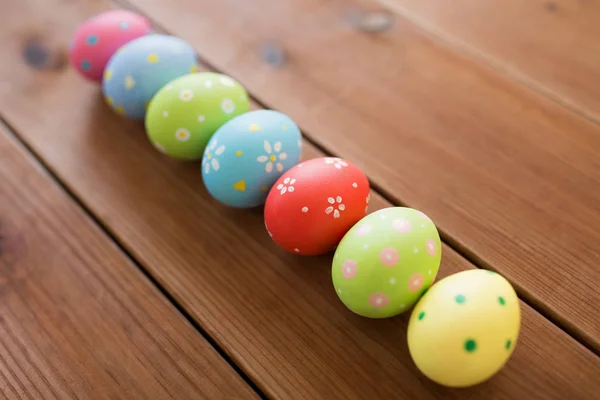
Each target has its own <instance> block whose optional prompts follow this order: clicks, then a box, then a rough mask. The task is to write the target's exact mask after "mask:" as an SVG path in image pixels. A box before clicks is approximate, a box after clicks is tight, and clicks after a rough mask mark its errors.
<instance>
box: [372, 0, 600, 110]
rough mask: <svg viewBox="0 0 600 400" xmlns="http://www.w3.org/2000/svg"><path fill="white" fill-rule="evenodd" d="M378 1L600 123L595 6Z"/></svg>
mask: <svg viewBox="0 0 600 400" xmlns="http://www.w3.org/2000/svg"><path fill="white" fill-rule="evenodd" d="M378 1H379V2H380V3H381V4H382V5H384V6H385V7H387V8H388V9H390V10H393V11H395V12H397V13H399V14H400V15H402V16H403V17H406V18H408V19H410V20H411V21H414V22H415V23H416V24H418V25H420V26H422V27H424V28H425V29H426V30H428V31H430V32H432V33H433V34H435V35H438V36H439V37H440V38H442V39H443V40H444V41H446V42H448V43H450V44H451V45H452V46H456V47H457V48H459V49H461V50H464V51H467V52H468V53H470V54H472V55H474V56H476V57H479V58H480V59H482V60H484V61H485V62H488V63H490V64H492V65H493V66H494V67H495V68H498V69H499V70H502V71H504V72H506V73H508V74H510V75H512V76H513V77H514V78H516V79H518V80H519V81H521V82H524V83H525V84H528V85H532V86H533V87H535V88H536V90H540V91H542V92H543V93H545V94H548V95H550V96H551V97H553V98H554V99H556V100H557V101H558V102H560V103H562V104H565V105H567V106H569V107H572V108H574V109H577V110H578V112H582V113H583V114H585V115H587V116H588V117H590V118H592V119H594V120H595V121H596V122H598V121H600V95H599V93H600V67H599V66H600V44H599V42H598V37H600V24H599V22H600V3H598V2H596V1H581V0H536V1H522V0H507V1H502V2H499V1H469V0H458V1H446V0H418V1H415V0H378Z"/></svg>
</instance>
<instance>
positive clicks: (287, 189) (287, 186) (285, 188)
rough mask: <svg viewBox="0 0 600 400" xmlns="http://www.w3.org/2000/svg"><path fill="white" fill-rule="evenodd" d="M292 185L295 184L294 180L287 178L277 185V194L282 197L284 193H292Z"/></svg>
mask: <svg viewBox="0 0 600 400" xmlns="http://www.w3.org/2000/svg"><path fill="white" fill-rule="evenodd" d="M294 183H296V180H295V179H293V178H292V179H290V178H289V177H287V178H285V179H284V180H283V183H280V184H279V185H277V190H279V193H280V194H281V195H282V196H283V195H284V194H286V193H292V192H293V191H294V190H295V189H294Z"/></svg>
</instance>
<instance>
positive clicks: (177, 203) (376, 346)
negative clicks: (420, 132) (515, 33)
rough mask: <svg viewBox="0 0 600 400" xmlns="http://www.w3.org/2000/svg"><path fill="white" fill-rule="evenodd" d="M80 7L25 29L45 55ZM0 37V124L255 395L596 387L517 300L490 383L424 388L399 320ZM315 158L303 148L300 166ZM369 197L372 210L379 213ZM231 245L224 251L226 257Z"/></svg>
mask: <svg viewBox="0 0 600 400" xmlns="http://www.w3.org/2000/svg"><path fill="white" fill-rule="evenodd" d="M53 1H54V0H53ZM53 1H48V3H47V4H48V7H49V8H52V6H53V5H52V4H53ZM90 3H91V2H89V3H83V2H80V3H79V4H88V6H89V8H85V7H84V8H82V9H81V10H79V12H78V14H77V15H71V16H69V17H65V16H64V15H61V16H59V15H57V14H48V15H51V16H52V17H48V18H47V19H45V20H44V21H43V22H38V24H37V25H35V27H36V29H37V30H39V33H40V35H41V36H43V37H49V36H50V35H51V34H53V35H56V36H55V37H54V38H52V37H49V38H48V39H47V40H48V41H47V42H46V43H45V45H46V46H47V48H50V49H54V48H60V49H62V43H65V42H66V41H65V38H66V37H67V35H68V32H70V31H71V30H72V28H73V27H74V26H75V25H76V24H77V22H78V21H80V20H81V19H82V18H84V17H85V16H87V15H88V14H87V13H90V14H91V13H93V12H97V11H98V9H96V8H95V6H96V5H97V2H93V4H90ZM28 4H29V3H28V2H20V3H15V4H14V7H19V10H20V11H21V15H23V16H24V17H23V19H21V22H20V23H21V24H23V25H24V26H27V27H30V26H33V25H30V21H31V20H32V18H34V19H35V18H37V17H36V15H38V13H43V12H44V10H43V9H41V10H37V9H35V8H31V7H30V6H28ZM24 11H26V12H24ZM0 18H1V17H0ZM6 37H10V38H11V39H7V40H5V41H4V42H3V43H2V45H3V46H0V53H1V54H2V55H4V56H6V57H5V59H6V60H7V61H6V64H5V65H3V66H1V67H0V68H4V69H5V71H11V73H10V77H11V80H10V87H9V88H8V89H7V91H8V93H7V95H8V96H7V98H9V99H10V101H7V100H4V99H2V98H0V115H2V116H4V117H5V118H6V119H7V120H8V121H9V122H10V123H11V124H13V125H14V126H15V127H16V128H18V129H19V130H20V131H21V132H23V135H24V138H25V140H27V142H28V143H29V144H30V145H31V146H32V147H33V148H34V149H35V151H36V152H39V154H41V156H42V157H43V158H44V159H45V160H46V162H47V163H48V164H49V165H50V166H51V167H52V169H54V170H55V171H56V173H57V174H58V175H59V176H61V177H62V178H63V179H64V180H65V181H66V182H67V183H68V185H69V186H70V187H71V189H72V190H73V191H74V193H76V195H77V196H78V197H80V198H81V199H82V201H83V202H85V204H86V205H87V206H88V207H90V209H91V210H93V211H94V213H96V215H98V216H99V218H101V219H102V221H103V222H104V223H105V224H106V225H107V227H108V228H109V229H110V230H111V231H112V232H113V233H114V234H115V235H116V236H117V237H118V238H119V240H120V241H121V242H122V244H123V245H124V246H125V247H126V248H127V249H128V250H129V251H131V252H132V254H133V255H134V256H135V257H136V259H138V260H139V261H140V262H141V263H143V265H144V266H145V267H146V268H147V269H148V270H149V271H150V272H151V273H152V274H153V275H154V276H155V278H156V279H157V280H158V281H160V282H161V284H162V285H164V287H165V288H167V290H168V291H169V292H170V293H171V294H172V295H173V296H174V297H175V298H176V299H177V300H178V301H179V302H180V303H181V304H182V305H183V306H184V307H185V308H186V310H187V311H188V312H189V313H190V314H191V315H193V316H194V318H195V319H196V320H197V322H198V323H199V324H200V325H201V326H202V327H203V328H204V329H205V330H206V331H207V332H208V333H209V334H210V335H211V336H212V337H213V338H214V340H215V341H216V342H217V343H218V344H219V345H220V346H221V347H223V348H224V349H225V351H226V352H227V353H228V354H229V355H230V356H231V357H232V359H233V360H235V362H236V363H238V365H239V366H240V367H241V368H242V369H243V370H244V371H245V372H246V373H247V374H248V375H249V376H250V377H251V378H252V379H253V380H254V381H255V382H257V384H258V385H259V386H260V387H261V388H262V389H263V390H264V391H265V392H266V393H267V395H269V396H271V397H273V398H281V399H287V398H308V399H316V398H327V399H336V398H339V399H353V398H365V399H384V398H394V399H407V398H418V399H434V398H444V399H454V398H464V397H470V398H486V399H500V398H503V399H504V398H536V397H537V398H545V399H564V398H569V397H570V398H582V399H583V398H591V397H593V396H594V395H595V393H597V392H598V390H600V382H598V381H597V379H596V377H597V376H598V374H600V360H598V358H597V357H596V356H595V355H594V354H592V353H591V352H590V351H589V350H587V349H585V348H584V347H583V346H582V345H580V344H579V343H577V342H576V341H575V340H573V339H572V338H571V337H569V336H568V335H566V334H565V333H564V332H562V331H561V330H560V329H558V328H557V327H556V326H554V325H553V324H552V323H550V322H549V321H548V320H546V319H544V318H543V317H541V316H540V315H539V314H537V313H536V312H535V311H534V310H532V309H531V308H530V307H528V306H527V305H525V304H522V312H523V329H522V335H521V337H520V339H519V344H518V347H517V349H516V351H515V354H514V356H513V358H512V359H511V361H510V363H509V364H508V365H507V367H506V368H505V369H504V370H502V371H501V372H500V374H499V375H497V376H496V377H495V378H494V379H493V380H490V381H489V382H487V383H485V384H483V385H480V386H477V387H475V388H471V389H467V390H448V389H445V388H442V387H439V386H437V385H434V384H432V383H431V382H430V381H428V380H427V379H425V378H424V377H423V376H422V375H421V374H419V373H418V371H417V370H416V369H415V367H414V365H413V364H412V361H411V360H410V357H409V354H408V349H407V346H406V337H405V332H406V323H407V320H408V315H404V316H401V317H398V318H394V319H388V320H381V321H373V320H368V319H364V318H360V317H358V316H356V315H354V314H352V313H351V312H349V311H348V310H347V309H345V308H344V306H343V305H342V304H341V303H340V301H339V300H338V299H337V296H336V294H335V293H334V291H333V289H332V286H331V277H330V269H329V268H330V262H331V257H330V256H323V257H296V256H293V255H290V254H287V253H284V252H282V251H280V250H278V249H277V248H276V247H275V246H274V245H273V243H272V242H271V240H270V238H269V236H268V235H267V233H266V231H265V229H264V224H263V219H262V212H260V211H247V210H236V209H231V208H227V207H224V206H221V205H219V204H217V203H216V202H215V201H213V200H211V199H210V198H209V196H208V194H207V193H206V191H205V190H204V188H203V187H202V183H201V178H200V174H199V165H197V163H179V162H175V161H173V160H169V159H167V158H165V157H162V156H161V155H160V154H159V153H157V152H156V151H155V150H154V149H153V148H152V147H151V146H150V145H149V143H148V141H147V140H146V137H145V134H144V132H143V127H142V126H141V124H137V123H130V122H128V121H125V120H123V119H121V118H120V117H118V116H117V115H115V114H114V113H112V112H110V110H109V109H108V108H107V107H106V106H105V105H104V103H103V101H102V99H101V98H100V96H99V95H98V89H97V88H96V87H93V86H91V85H86V84H84V83H83V82H82V80H81V79H80V78H79V77H77V76H75V73H74V72H73V71H72V70H70V69H66V68H62V69H59V70H57V71H55V72H51V73H40V72H37V71H34V70H32V69H28V68H22V67H19V64H18V62H17V61H16V60H15V59H14V57H15V56H16V55H17V54H19V51H20V49H19V46H18V45H17V44H16V43H18V35H16V34H12V35H10V34H8V35H6ZM7 76H9V75H8V74H7V73H5V74H4V75H0V79H3V78H5V77H7ZM41 87H43V88H44V90H36V88H41ZM319 155H320V154H319V153H318V152H317V151H316V150H315V149H314V148H312V147H311V146H306V150H305V154H304V157H305V158H313V157H316V156H319ZM373 198H374V200H373V202H372V209H377V208H381V207H386V206H389V203H385V202H384V201H383V200H381V198H379V197H378V196H377V195H375V194H373ZM232 243H233V244H234V246H235V247H234V251H229V250H225V249H227V247H228V246H231V245H232ZM443 251H444V262H443V266H442V276H445V275H447V274H449V273H453V272H457V271H460V270H464V269H467V268H472V267H471V266H470V265H469V264H468V263H467V262H466V261H465V260H464V259H462V258H460V257H459V256H458V255H457V254H456V253H455V252H453V251H452V250H451V249H449V248H447V247H444V249H443Z"/></svg>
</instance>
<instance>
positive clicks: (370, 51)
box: [131, 0, 600, 352]
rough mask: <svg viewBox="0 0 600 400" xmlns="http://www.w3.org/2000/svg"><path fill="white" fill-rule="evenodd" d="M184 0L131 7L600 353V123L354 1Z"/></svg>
mask: <svg viewBox="0 0 600 400" xmlns="http://www.w3.org/2000/svg"><path fill="white" fill-rule="evenodd" d="M174 1H175V2H174V3H173V5H168V6H167V5H166V3H164V2H162V1H161V0H131V3H133V4H135V5H138V6H140V7H142V8H143V9H144V11H145V12H147V13H148V14H149V15H150V16H151V17H152V18H154V19H155V20H157V21H158V22H159V23H160V24H162V25H163V26H165V27H167V28H168V29H169V30H170V31H171V32H173V33H174V34H177V35H179V36H181V37H183V38H185V39H187V40H189V41H191V42H192V43H193V44H194V45H195V46H196V48H197V49H198V51H199V52H200V54H201V55H202V56H203V57H204V58H205V59H206V60H208V61H209V62H210V63H211V64H212V65H214V66H216V67H217V68H219V69H222V70H223V71H224V72H225V73H229V74H230V75H232V76H234V77H235V78H237V79H239V80H240V81H241V82H243V83H244V84H245V85H246V86H247V87H248V88H249V89H250V91H251V92H253V93H255V94H256V95H257V96H258V98H259V99H260V100H261V101H262V102H263V103H264V104H266V105H267V106H268V107H272V108H276V109H278V110H280V111H283V112H285V113H286V114H288V115H290V116H291V117H292V118H294V119H295V120H296V121H297V122H298V123H299V124H300V126H301V127H302V128H303V129H304V130H305V131H306V133H307V134H308V135H310V136H311V137H312V138H313V139H314V140H315V141H316V142H318V143H319V144H320V145H322V146H324V147H325V148H327V149H329V150H330V151H331V152H333V153H335V154H337V155H339V156H341V157H345V158H349V159H351V160H353V161H355V162H357V163H358V164H359V165H360V166H362V167H363V168H364V169H365V171H366V172H367V174H368V175H369V177H370V178H371V179H372V181H373V182H375V183H376V184H377V185H378V186H379V187H381V188H383V190H385V192H386V193H387V194H388V195H389V196H390V197H391V198H393V199H394V200H395V201H398V202H402V203H404V204H408V205H410V206H412V207H416V208H419V209H421V210H424V212H426V213H427V214H428V215H430V216H431V217H432V218H433V219H434V220H435V221H436V223H437V225H438V226H439V227H440V229H441V230H442V231H443V232H444V234H445V237H446V238H449V240H451V241H452V242H453V243H454V245H455V246H456V247H458V248H460V249H461V250H462V251H463V252H464V253H466V254H468V255H469V256H470V257H472V259H474V260H477V262H478V263H479V264H481V265H483V266H486V267H491V268H494V269H497V270H498V271H500V272H502V273H503V274H504V275H506V276H507V277H508V278H509V279H510V280H511V281H512V282H513V283H515V285H516V286H517V288H518V289H519V291H520V293H522V294H523V295H525V296H526V297H527V298H528V300H529V301H531V302H532V303H534V304H535V306H536V307H537V308H539V309H541V310H543V312H544V313H545V314H546V315H548V316H549V317H550V318H552V319H553V320H554V321H556V322H557V323H558V324H560V325H561V326H562V327H564V328H565V329H567V330H568V331H569V332H570V333H571V334H573V335H575V336H576V337H577V338H578V339H579V340H581V341H583V342H585V343H586V345H588V346H590V347H592V348H594V349H595V351H596V352H600V323H599V322H598V321H600V308H599V307H597V305H598V304H600V289H599V288H600V275H598V273H597V265H598V261H599V260H600V248H599V247H598V246H597V245H596V244H597V243H598V241H600V231H599V230H597V229H595V228H594V227H596V226H600V202H599V201H598V199H600V161H599V160H600V127H598V126H597V125H594V124H591V123H589V122H588V121H585V120H583V119H581V118H579V117H578V116H577V115H575V114H573V113H571V112H570V111H568V110H566V109H564V108H562V107H560V106H559V105H557V104H556V103H554V102H553V101H550V100H548V99H546V98H544V97H541V96H540V95H539V94H538V93H536V92H534V91H531V90H529V89H528V88H526V87H522V86H519V85H517V84H515V83H514V82H512V81H511V80H509V79H505V77H502V76H500V75H498V74H496V72H495V71H493V70H490V69H488V68H487V67H485V66H482V65H481V64H479V63H477V62H473V61H472V60H471V59H469V58H467V57H465V56H464V55H462V54H459V53H456V52H454V51H453V50H452V49H448V48H447V47H445V46H442V45H440V44H439V42H437V41H436V40H434V39H432V38H431V37H430V36H429V35H428V34H427V33H424V32H423V31H422V30H420V29H419V28H418V27H416V26H414V25H413V24H411V23H410V22H409V21H406V20H404V21H400V22H399V23H397V24H396V26H395V28H394V29H393V30H391V31H389V32H386V33H385V34H382V35H372V34H367V33H364V32H360V31H356V30H354V29H353V28H352V27H350V26H349V25H348V24H344V22H343V18H342V16H343V15H344V12H345V11H346V10H347V9H346V6H347V5H348V4H349V3H348V2H344V1H341V0H331V1H327V2H324V1H321V0H302V1H300V0H294V1H288V2H285V3H282V2H275V1H272V0H256V1H253V2H240V1H236V0H223V1H218V2H215V1H211V0H194V1H188V0H174ZM352 4H358V5H362V6H364V7H367V6H369V5H371V6H372V5H373V4H374V3H373V1H368V0H363V1H361V0H356V1H354V2H353V3H352ZM265 10H268V12H266V11H265ZM203 16H210V17H206V18H205V17H203ZM273 41H274V43H276V45H277V46H279V47H278V48H280V49H281V50H283V52H284V53H285V55H286V57H287V58H286V59H287V63H286V64H284V65H283V66H280V67H277V68H274V66H273V65H271V64H269V63H267V62H265V61H264V56H263V54H264V52H262V51H261V50H260V49H261V48H262V46H263V45H264V44H265V43H271V42H273ZM275 48H277V47H275Z"/></svg>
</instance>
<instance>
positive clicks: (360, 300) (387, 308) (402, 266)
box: [331, 207, 442, 318]
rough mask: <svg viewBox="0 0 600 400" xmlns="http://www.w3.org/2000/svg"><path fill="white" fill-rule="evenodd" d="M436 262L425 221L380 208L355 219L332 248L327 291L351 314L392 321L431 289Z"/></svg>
mask: <svg viewBox="0 0 600 400" xmlns="http://www.w3.org/2000/svg"><path fill="white" fill-rule="evenodd" d="M441 257H442V252H441V243H440V237H439V234H438V231H437V229H436V227H435V225H434V224H433V222H432V221H431V219H429V218H428V217H427V216H426V215H425V214H423V213H422V212H420V211H418V210H415V209H412V208H406V207H390V208H384V209H382V210H379V211H376V212H374V213H371V214H369V215H367V216H366V217H364V218H363V219H361V220H360V221H359V222H358V223H357V224H356V225H354V226H353V227H352V229H350V230H349V231H348V233H346V235H345V236H344V238H343V239H342V241H341V242H340V244H339V245H338V247H337V249H336V251H335V256H334V258H333V264H332V269H331V277H332V279H333V286H334V288H335V290H336V292H337V294H338V297H339V298H340V300H341V301H342V303H344V305H346V307H348V308H349V309H350V310H351V311H353V312H355V313H356V314H358V315H361V316H363V317H369V318H387V317H393V316H395V315H398V314H400V313H402V312H404V311H406V310H407V309H409V308H411V307H412V306H413V305H414V304H415V303H416V302H417V300H418V299H419V298H420V297H421V295H422V294H423V292H425V291H426V290H427V289H428V288H429V287H430V286H431V284H432V283H433V281H434V279H435V277H436V275H437V272H438V269H439V266H440V260H441Z"/></svg>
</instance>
